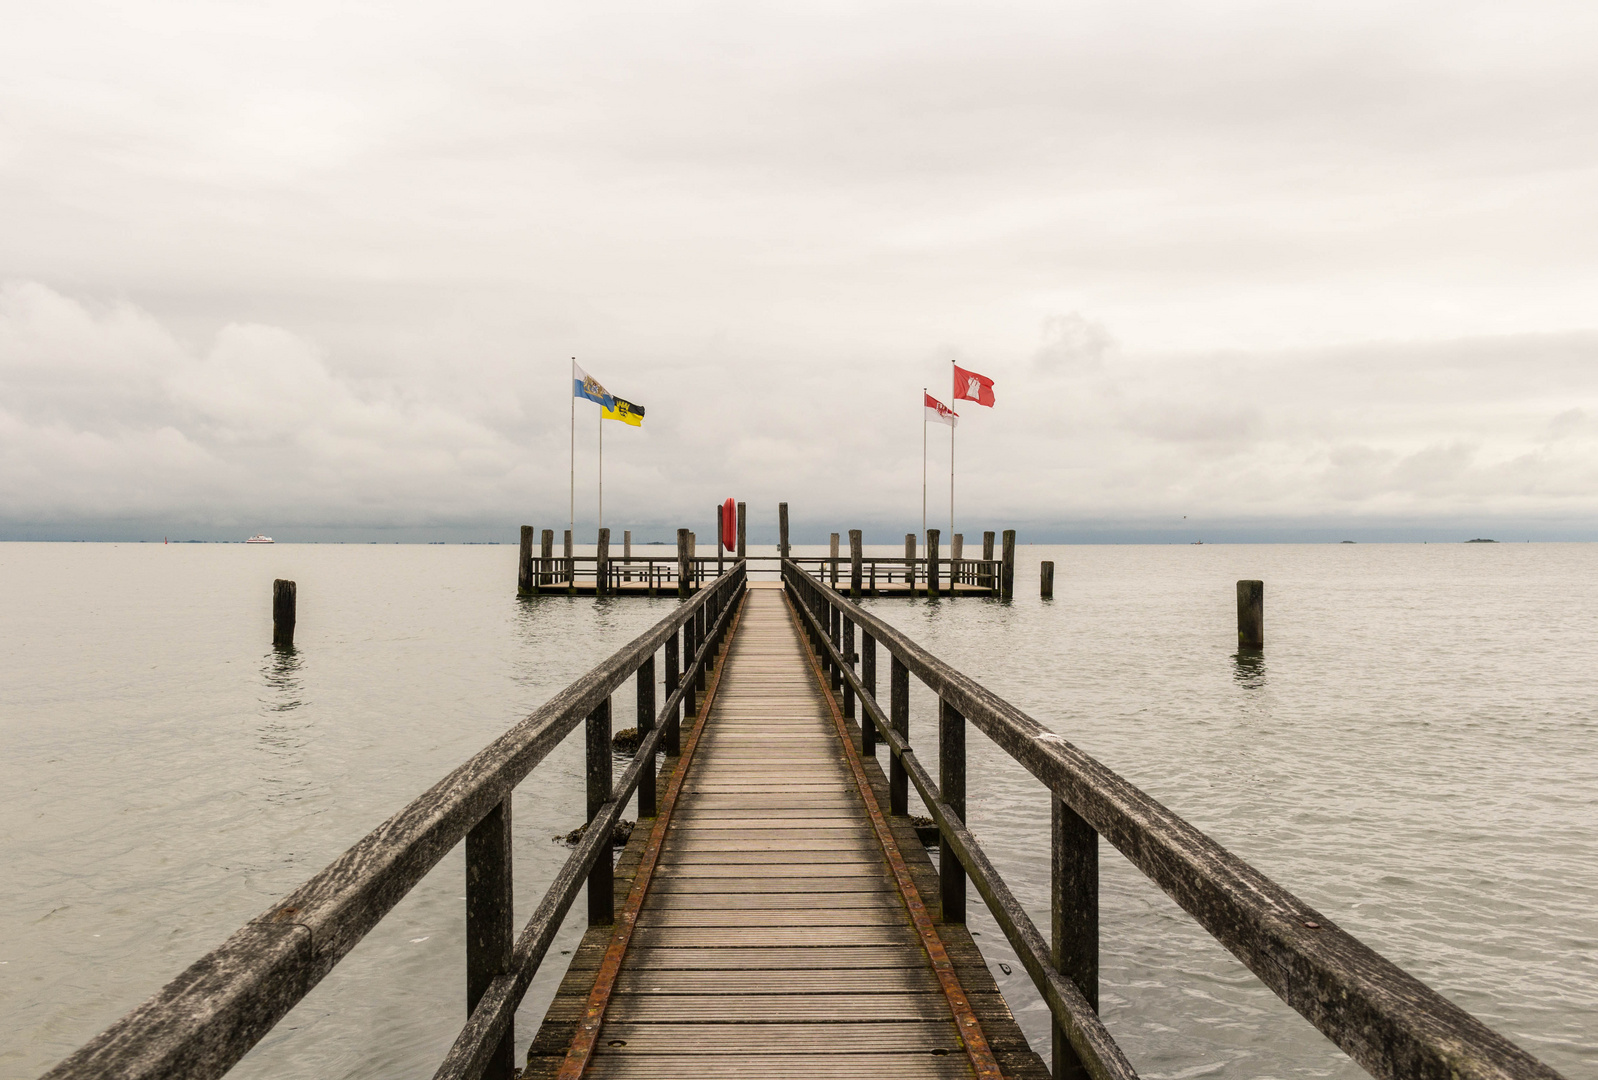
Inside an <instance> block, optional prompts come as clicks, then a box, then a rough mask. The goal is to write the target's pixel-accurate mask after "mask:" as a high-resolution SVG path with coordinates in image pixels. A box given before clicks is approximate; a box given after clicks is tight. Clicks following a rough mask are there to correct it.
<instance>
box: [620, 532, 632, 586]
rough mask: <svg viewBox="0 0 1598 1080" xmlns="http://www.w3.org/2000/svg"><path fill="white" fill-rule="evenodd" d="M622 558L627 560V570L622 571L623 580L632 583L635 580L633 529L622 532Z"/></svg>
mask: <svg viewBox="0 0 1598 1080" xmlns="http://www.w3.org/2000/svg"><path fill="white" fill-rule="evenodd" d="M621 557H622V558H623V559H625V560H626V569H625V570H623V571H622V578H623V580H626V581H631V580H632V579H633V564H632V558H633V531H632V530H631V529H624V530H622V534H621Z"/></svg>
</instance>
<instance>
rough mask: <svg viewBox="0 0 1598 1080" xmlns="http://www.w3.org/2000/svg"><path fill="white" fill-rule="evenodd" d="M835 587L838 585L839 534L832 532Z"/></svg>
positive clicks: (833, 581) (833, 584)
mask: <svg viewBox="0 0 1598 1080" xmlns="http://www.w3.org/2000/svg"><path fill="white" fill-rule="evenodd" d="M831 585H832V587H833V588H834V589H836V588H837V587H838V534H837V533H833V534H832V581H831Z"/></svg>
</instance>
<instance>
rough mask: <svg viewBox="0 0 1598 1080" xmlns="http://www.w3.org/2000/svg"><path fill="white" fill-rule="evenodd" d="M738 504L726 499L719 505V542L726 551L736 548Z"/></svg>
mask: <svg viewBox="0 0 1598 1080" xmlns="http://www.w3.org/2000/svg"><path fill="white" fill-rule="evenodd" d="M737 536H738V504H737V503H735V502H733V501H732V500H731V499H728V500H727V501H726V502H724V503H722V504H721V542H722V545H723V546H724V547H726V549H727V550H728V551H731V550H732V549H733V548H735V547H737V543H736V540H737Z"/></svg>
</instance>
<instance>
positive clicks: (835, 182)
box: [0, 0, 1598, 540]
mask: <svg viewBox="0 0 1598 1080" xmlns="http://www.w3.org/2000/svg"><path fill="white" fill-rule="evenodd" d="M4 25H5V29H4V31H3V32H0V536H10V537H24V536H52V537H68V536H87V537H96V536H147V535H153V536H156V537H159V536H160V535H163V534H172V535H196V536H199V535H205V536H212V535H215V536H230V537H231V536H234V535H235V534H238V535H240V536H242V535H247V534H248V533H252V532H256V531H266V532H270V533H274V534H276V535H277V536H278V537H279V538H280V539H290V538H312V537H322V538H329V537H346V538H358V537H364V536H366V535H373V536H404V537H410V538H422V537H424V536H430V535H434V534H436V535H439V536H452V537H462V536H467V535H471V536H483V537H490V536H492V537H494V538H502V539H507V538H510V536H511V529H512V527H513V526H514V525H515V524H518V523H521V522H531V523H534V524H538V525H540V526H550V527H556V528H560V527H563V526H564V523H565V520H566V515H567V494H568V469H569V465H568V452H569V442H568V440H569V438H570V435H569V430H568V424H569V416H570V409H571V403H570V382H569V364H570V358H571V357H572V356H576V357H578V358H579V361H580V362H581V363H582V364H583V366H584V367H585V368H586V369H587V370H588V371H589V372H591V373H592V374H593V375H595V376H596V377H597V378H599V379H600V380H601V381H602V382H604V383H605V385H606V386H607V387H608V388H609V389H610V390H611V391H613V392H615V393H617V394H620V395H622V396H624V397H626V398H628V399H630V400H632V401H635V402H637V403H639V404H641V405H643V406H644V407H645V408H646V409H647V418H646V420H645V423H644V426H643V427H642V428H641V429H637V430H635V429H631V428H627V427H624V426H622V425H620V424H615V423H610V424H607V425H606V430H605V444H606V457H605V465H606V469H605V475H606V523H607V524H610V525H614V526H615V527H617V528H618V529H619V528H623V527H628V526H634V525H636V526H637V527H639V528H641V529H647V528H654V527H664V526H666V525H670V524H675V523H678V522H681V523H683V524H690V525H691V524H695V523H696V522H699V519H706V522H708V519H709V508H710V506H711V505H712V504H713V503H714V502H716V501H719V500H720V499H721V498H724V497H726V496H729V495H731V496H735V497H738V498H741V499H746V500H747V501H749V502H750V503H751V505H752V507H753V508H754V509H755V510H756V511H757V512H758V513H757V518H756V520H757V527H756V528H755V532H756V533H759V532H762V531H769V530H763V528H762V527H761V525H762V524H763V522H764V519H765V518H773V517H774V513H773V512H772V510H771V509H770V508H771V507H773V506H774V504H775V503H776V502H777V500H779V499H787V500H788V501H789V502H790V503H792V504H793V506H794V514H795V520H796V522H797V523H799V524H800V525H801V527H802V528H803V529H805V530H815V531H817V532H824V531H826V530H828V529H831V528H847V527H849V526H851V525H858V524H864V525H866V526H868V528H869V529H870V530H873V531H874V532H875V533H876V534H880V536H881V538H882V539H884V540H885V539H887V538H888V536H889V534H893V533H898V534H902V533H903V532H904V531H906V530H907V529H911V528H917V527H919V522H920V513H921V447H922V433H923V432H922V416H921V408H920V395H921V388H922V386H923V385H925V386H928V387H930V388H931V389H932V391H933V393H934V394H937V395H938V396H940V397H943V398H944V399H945V400H947V397H948V389H949V382H950V376H949V366H950V364H949V362H950V360H951V359H957V360H959V361H960V362H961V363H962V364H965V365H966V366H969V367H971V368H973V369H975V370H977V371H981V372H983V373H985V374H988V375H990V376H992V377H993V378H994V379H995V380H996V382H997V395H998V405H997V407H996V408H994V409H992V410H986V409H982V408H979V407H977V406H975V405H974V404H971V403H961V404H960V405H959V406H957V407H958V408H959V409H960V411H961V413H962V417H963V421H962V425H961V426H960V428H959V429H958V434H957V437H956V439H957V454H958V465H959V470H958V484H959V487H958V490H957V511H958V518H957V527H959V528H961V529H962V530H963V531H976V530H978V529H980V528H983V527H990V528H991V527H1002V526H1007V525H1019V526H1021V527H1022V529H1023V539H1026V538H1028V537H1030V538H1033V539H1043V538H1049V537H1103V538H1126V537H1137V536H1165V535H1169V536H1171V537H1173V538H1181V537H1182V536H1185V535H1186V533H1187V532H1189V531H1193V532H1196V533H1198V534H1200V535H1202V534H1205V533H1208V535H1209V536H1213V537H1220V536H1239V537H1246V536H1253V537H1261V538H1263V537H1293V536H1303V537H1306V538H1310V537H1320V538H1325V537H1328V536H1336V535H1342V534H1344V533H1346V534H1348V535H1351V536H1354V537H1356V538H1361V537H1367V538H1379V537H1415V538H1418V537H1421V536H1433V537H1437V536H1445V535H1447V536H1451V535H1454V534H1455V533H1458V532H1460V531H1463V532H1464V533H1466V534H1468V535H1478V534H1486V535H1492V532H1491V531H1489V530H1497V531H1501V532H1506V534H1508V535H1513V536H1517V537H1518V536H1521V535H1526V536H1539V537H1541V536H1551V537H1552V536H1560V537H1579V538H1598V248H1595V238H1598V64H1595V63H1594V59H1593V58H1594V57H1595V56H1598V5H1593V4H1591V3H1590V2H1589V3H1571V4H1553V3H1535V2H1531V3H1528V2H1516V3H1509V2H1501V3H1491V4H1481V3H1476V4H1472V3H1460V2H1450V3H1446V4H1444V3H1438V4H1394V3H1392V2H1390V0H1384V2H1381V3H1361V2H1353V3H1349V2H1344V3H1338V4H1329V3H1328V4H1319V5H1302V4H1301V5H1289V4H1282V3H1279V2H1272V3H1189V4H1179V3H1161V4H1146V3H1137V2H1127V0H1116V2H1114V3H1101V4H1071V3H1059V2H1049V3H1038V4H1017V3H1011V4H998V5H996V4H993V3H984V4H980V5H978V4H936V3H927V2H925V0H919V2H917V3H903V4H883V3H862V2H851V3H847V4H824V3H810V4H805V5H798V4H784V5H770V4H751V3H748V2H739V3H726V4H714V3H699V4H661V3H659V2H658V0H657V2H652V3H648V4H638V5H633V6H626V5H619V4H605V3H590V4H582V5H575V4H561V5H556V4H534V5H527V4H510V3H500V4H495V5H481V4H471V3H464V4H463V3H453V4H447V5H446V4H438V3H427V4H406V3H395V2H385V3H381V4H370V5H357V4H338V3H328V2H326V0H318V2H316V3H302V4H297V3H276V4H267V3H263V4H251V5H241V4H231V5H227V4H215V3H164V4H162V3H149V2H139V0H133V2H124V3H104V4H92V3H75V2H72V0H62V2H53V3H50V4H42V5H24V4H22V3H20V2H19V0H12V2H10V3H8V4H6V13H5V19H4ZM596 414H597V409H596V407H595V406H593V405H590V404H588V403H586V402H578V403H577V422H578V432H577V434H578V457H577V480H578V484H579V492H578V500H577V519H578V522H579V527H580V528H581V529H584V530H591V529H592V526H593V524H594V515H595V507H594V490H593V489H594V474H595V442H596V428H597V423H598V422H597V418H596ZM927 434H928V435H929V442H930V445H931V447H932V458H931V460H932V472H931V476H932V488H933V497H932V500H931V516H932V518H933V523H934V524H942V525H944V526H945V527H946V526H947V515H948V494H947V483H948V475H947V463H948V450H949V438H948V431H947V429H945V428H942V427H935V428H932V429H930V430H929V431H928V433H927ZM1184 515H1186V516H1187V520H1186V521H1184V520H1183V518H1184ZM706 527H707V528H708V524H707V525H706Z"/></svg>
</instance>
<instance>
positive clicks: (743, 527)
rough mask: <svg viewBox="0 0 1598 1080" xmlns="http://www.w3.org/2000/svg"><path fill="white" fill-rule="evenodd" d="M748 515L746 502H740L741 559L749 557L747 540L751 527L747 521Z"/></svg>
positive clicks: (739, 550)
mask: <svg viewBox="0 0 1598 1080" xmlns="http://www.w3.org/2000/svg"><path fill="white" fill-rule="evenodd" d="M747 516H748V514H747V509H746V505H745V504H744V503H739V504H738V558H739V559H740V560H742V559H744V558H747V557H748V549H747V540H748V538H749V528H748V525H747V522H746V519H747Z"/></svg>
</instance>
